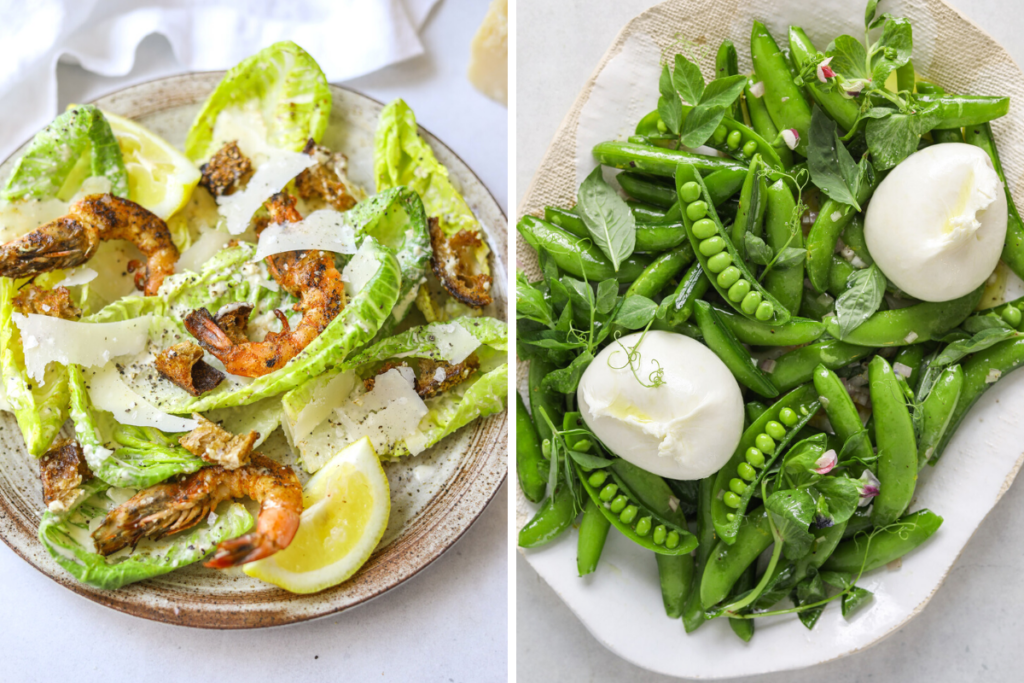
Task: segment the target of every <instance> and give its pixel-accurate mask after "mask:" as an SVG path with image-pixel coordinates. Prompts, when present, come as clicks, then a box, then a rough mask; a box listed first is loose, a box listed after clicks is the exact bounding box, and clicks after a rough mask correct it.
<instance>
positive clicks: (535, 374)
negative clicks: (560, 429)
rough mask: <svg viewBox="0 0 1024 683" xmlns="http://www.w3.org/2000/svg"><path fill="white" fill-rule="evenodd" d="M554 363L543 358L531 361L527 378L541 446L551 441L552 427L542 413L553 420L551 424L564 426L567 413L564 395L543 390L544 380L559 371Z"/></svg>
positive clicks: (534, 421) (531, 407)
mask: <svg viewBox="0 0 1024 683" xmlns="http://www.w3.org/2000/svg"><path fill="white" fill-rule="evenodd" d="M557 369H558V367H557V366H556V365H555V364H554V363H549V362H548V361H546V360H543V359H541V358H535V359H534V360H531V361H530V370H529V374H528V376H527V383H528V385H529V388H530V409H531V410H532V411H533V413H531V415H532V417H533V426H534V427H536V428H537V436H539V437H540V442H541V444H543V443H544V441H545V440H547V441H549V442H550V440H551V436H552V435H551V427H550V426H549V425H548V423H547V420H545V419H544V418H543V417H541V411H543V412H544V413H545V414H546V415H547V416H548V420H551V424H555V425H557V424H562V413H563V412H565V398H564V397H563V395H562V394H559V393H558V392H555V391H549V390H545V389H544V388H543V386H542V385H543V382H544V378H545V377H547V376H548V375H550V374H551V373H552V372H554V371H555V370H557Z"/></svg>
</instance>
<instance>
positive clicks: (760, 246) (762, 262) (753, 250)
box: [743, 232, 775, 266]
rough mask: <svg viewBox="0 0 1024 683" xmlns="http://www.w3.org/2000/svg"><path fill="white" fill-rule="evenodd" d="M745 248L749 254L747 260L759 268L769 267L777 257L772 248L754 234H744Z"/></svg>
mask: <svg viewBox="0 0 1024 683" xmlns="http://www.w3.org/2000/svg"><path fill="white" fill-rule="evenodd" d="M743 248H744V249H745V250H746V252H747V260H748V261H750V262H751V263H756V264H757V265H759V266H767V265H768V264H769V263H771V262H772V258H774V257H775V252H774V251H772V248H771V247H769V246H768V245H767V244H765V241H764V240H763V239H761V238H760V237H758V236H757V235H755V234H754V233H752V232H745V233H743Z"/></svg>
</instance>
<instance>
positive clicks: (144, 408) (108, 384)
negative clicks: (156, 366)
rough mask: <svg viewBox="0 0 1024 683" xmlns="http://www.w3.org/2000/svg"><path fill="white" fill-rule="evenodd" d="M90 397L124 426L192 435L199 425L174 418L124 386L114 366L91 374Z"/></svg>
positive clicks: (189, 420)
mask: <svg viewBox="0 0 1024 683" xmlns="http://www.w3.org/2000/svg"><path fill="white" fill-rule="evenodd" d="M91 374H92V377H91V379H90V380H89V381H88V387H89V398H90V399H91V400H92V404H93V405H94V406H95V407H97V408H99V409H100V410H105V411H107V412H108V413H111V414H112V415H113V416H114V419H115V420H117V421H118V422H119V423H121V424H125V425H133V426H135V427H155V428H157V429H159V430H160V431H162V432H171V433H174V432H190V431H192V430H193V429H195V428H196V427H198V426H199V423H198V422H197V421H196V420H192V419H186V418H182V417H175V416H174V415H169V414H167V413H165V412H163V411H161V410H158V409H157V408H156V407H155V406H154V405H153V404H152V403H150V402H149V401H147V400H146V399H144V398H142V397H141V396H139V395H138V394H136V393H135V392H134V391H132V390H131V389H130V388H128V385H127V384H125V383H124V380H122V379H121V373H120V372H118V369H117V368H116V367H115V366H114V364H113V363H111V364H108V365H106V366H104V367H103V368H102V369H100V370H98V371H96V372H93V373H91Z"/></svg>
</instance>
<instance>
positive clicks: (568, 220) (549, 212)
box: [544, 206, 587, 237]
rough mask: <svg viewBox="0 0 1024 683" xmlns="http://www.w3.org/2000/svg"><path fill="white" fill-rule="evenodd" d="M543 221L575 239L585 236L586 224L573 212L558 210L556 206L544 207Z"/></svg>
mask: <svg viewBox="0 0 1024 683" xmlns="http://www.w3.org/2000/svg"><path fill="white" fill-rule="evenodd" d="M544 220H546V221H547V222H548V223H551V224H552V225H557V226H558V227H560V228H561V229H562V230H565V231H566V232H571V233H572V234H574V235H576V236H577V237H586V236H587V224H586V223H584V222H583V219H582V218H580V217H579V214H577V213H576V212H574V211H571V210H569V209H560V208H558V207H557V206H545V207H544Z"/></svg>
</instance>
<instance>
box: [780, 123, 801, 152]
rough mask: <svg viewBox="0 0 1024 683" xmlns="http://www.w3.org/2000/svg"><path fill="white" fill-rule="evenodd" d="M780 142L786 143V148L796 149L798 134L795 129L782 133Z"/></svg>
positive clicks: (798, 139) (788, 129) (798, 140)
mask: <svg viewBox="0 0 1024 683" xmlns="http://www.w3.org/2000/svg"><path fill="white" fill-rule="evenodd" d="M782 141H783V142H785V143H786V147H789V148H790V149H796V148H797V147H798V146H799V145H800V133H798V132H797V130H796V128H787V129H785V130H784V131H782Z"/></svg>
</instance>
